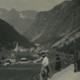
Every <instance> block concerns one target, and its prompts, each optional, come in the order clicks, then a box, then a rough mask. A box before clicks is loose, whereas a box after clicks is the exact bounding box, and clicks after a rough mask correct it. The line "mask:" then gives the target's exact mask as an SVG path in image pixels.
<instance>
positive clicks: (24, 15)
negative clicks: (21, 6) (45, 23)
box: [0, 8, 37, 34]
mask: <svg viewBox="0 0 80 80" xmlns="http://www.w3.org/2000/svg"><path fill="white" fill-rule="evenodd" d="M36 15H37V11H29V10H24V11H21V12H20V11H17V10H16V9H14V8H13V9H11V10H6V9H4V8H0V18H1V19H3V20H5V21H6V22H8V23H9V24H11V25H12V26H13V27H14V28H15V29H16V30H17V31H18V32H19V33H20V34H23V33H24V32H26V30H27V29H28V28H29V27H30V26H31V24H32V23H33V21H34V19H35V17H36Z"/></svg>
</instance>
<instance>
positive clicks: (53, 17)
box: [25, 1, 80, 45]
mask: <svg viewBox="0 0 80 80" xmlns="http://www.w3.org/2000/svg"><path fill="white" fill-rule="evenodd" d="M79 26H80V5H79V3H78V2H77V1H76V2H75V1H64V2H62V3H61V4H59V5H57V6H56V7H55V8H53V9H51V10H50V11H45V12H40V13H38V15H37V17H36V19H35V21H34V23H33V25H32V27H31V28H30V29H29V30H28V31H27V32H26V33H25V36H26V37H27V38H28V39H29V40H32V41H33V42H38V43H40V44H49V45H51V44H53V43H54V42H55V41H58V40H60V39H61V38H63V37H64V36H66V35H68V34H70V33H71V32H72V31H73V30H75V29H77V28H78V27H79Z"/></svg>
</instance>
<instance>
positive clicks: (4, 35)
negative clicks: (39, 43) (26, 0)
mask: <svg viewBox="0 0 80 80" xmlns="http://www.w3.org/2000/svg"><path fill="white" fill-rule="evenodd" d="M14 42H18V43H19V45H21V46H23V47H31V46H34V45H33V44H32V43H30V42H29V41H28V40H27V39H26V38H25V37H23V36H22V35H20V34H19V33H18V32H17V31H16V30H15V29H14V28H13V27H12V26H11V25H10V24H8V23H7V22H5V21H3V20H2V19H0V47H5V48H8V49H9V48H12V47H13V43H14Z"/></svg>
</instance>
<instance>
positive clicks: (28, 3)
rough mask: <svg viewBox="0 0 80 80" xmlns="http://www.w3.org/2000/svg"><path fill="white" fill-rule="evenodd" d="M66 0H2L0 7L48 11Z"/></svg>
mask: <svg viewBox="0 0 80 80" xmlns="http://www.w3.org/2000/svg"><path fill="white" fill-rule="evenodd" d="M62 1H64V0H0V8H7V9H12V8H16V9H17V10H19V11H21V10H37V11H47V10H49V9H51V8H53V7H54V6H55V5H57V4H60V3H61V2H62Z"/></svg>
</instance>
